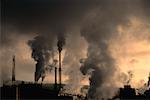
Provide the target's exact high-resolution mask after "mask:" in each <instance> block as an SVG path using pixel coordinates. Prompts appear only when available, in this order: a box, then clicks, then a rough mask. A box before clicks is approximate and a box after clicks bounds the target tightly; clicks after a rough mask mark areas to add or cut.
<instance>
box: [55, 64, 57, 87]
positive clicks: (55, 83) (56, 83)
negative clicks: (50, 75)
mask: <svg viewBox="0 0 150 100" xmlns="http://www.w3.org/2000/svg"><path fill="white" fill-rule="evenodd" d="M55 89H57V67H56V66H55Z"/></svg>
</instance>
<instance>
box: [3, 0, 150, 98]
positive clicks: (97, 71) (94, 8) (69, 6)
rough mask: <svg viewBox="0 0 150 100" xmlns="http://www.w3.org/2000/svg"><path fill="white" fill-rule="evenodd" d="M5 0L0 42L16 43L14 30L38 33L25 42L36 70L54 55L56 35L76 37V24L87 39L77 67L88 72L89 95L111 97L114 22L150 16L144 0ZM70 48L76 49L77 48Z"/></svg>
mask: <svg viewBox="0 0 150 100" xmlns="http://www.w3.org/2000/svg"><path fill="white" fill-rule="evenodd" d="M4 1H5V0H3V2H4ZM5 3H6V5H5V7H6V9H3V10H5V12H4V11H3V13H2V19H4V20H3V22H2V24H3V28H2V29H3V32H4V33H5V34H1V45H3V46H5V48H7V47H9V46H10V45H14V46H15V44H16V42H17V40H18V38H16V37H12V35H13V33H15V34H17V35H25V36H30V35H31V34H33V33H37V36H36V37H35V38H34V39H33V40H32V39H31V40H29V41H28V45H29V46H30V47H31V49H32V57H33V58H34V60H35V61H36V62H37V66H38V67H37V68H38V69H37V70H39V69H40V68H43V66H44V64H45V63H48V61H49V59H50V58H51V57H52V56H53V55H52V52H53V49H54V47H55V45H56V44H57V40H60V39H62V40H63V41H64V40H65V39H66V38H67V35H68V34H69V35H71V36H75V34H76V33H75V32H76V31H75V29H76V28H73V27H77V26H78V27H79V29H78V30H79V31H81V33H80V34H81V36H82V37H83V38H84V39H85V40H86V41H87V43H88V54H87V59H86V60H85V62H84V63H83V64H82V66H81V72H82V73H83V74H88V73H90V74H91V77H90V89H89V93H88V96H89V98H90V99H95V98H99V97H100V98H102V97H108V96H109V97H110V96H111V95H112V93H113V92H114V90H115V88H116V83H115V82H114V81H117V80H118V79H116V80H115V79H114V78H112V76H115V74H116V72H117V71H118V73H119V70H118V67H117V66H116V64H115V63H116V62H115V59H113V57H112V55H111V52H110V48H109V46H110V45H111V43H110V40H111V39H112V38H115V37H116V36H117V35H118V33H117V31H116V27H117V26H118V25H128V23H130V22H129V19H130V17H133V16H135V17H139V18H141V19H144V20H146V21H148V22H149V16H150V15H149V11H150V7H149V4H150V2H149V0H132V1H131V0H111V1H110V0H82V1H80V0H72V1H71V0H50V1H49V0H7V2H5ZM6 30H7V31H6ZM70 31H72V32H70ZM68 32H70V33H68ZM72 34H73V35H72ZM17 35H16V36H17ZM64 43H65V42H64ZM72 44H76V42H73V43H72ZM77 47H78V46H77ZM69 50H71V49H69ZM73 52H74V51H73ZM75 52H80V48H78V50H75ZM66 58H67V57H66ZM68 58H69V59H70V58H71V57H68ZM68 58H67V59H68ZM72 58H73V57H72ZM75 58H76V59H80V56H79V57H78V54H77V55H76V54H75ZM70 61H73V60H72V59H71V60H70ZM68 62H69V61H68ZM72 66H75V65H74V63H73V64H72ZM68 69H71V70H73V69H74V67H70V68H69V67H68ZM2 76H3V75H2ZM70 76H74V73H70ZM70 78H74V77H70ZM73 82H74V81H73ZM74 83H75V82H74ZM72 84H73V83H72Z"/></svg>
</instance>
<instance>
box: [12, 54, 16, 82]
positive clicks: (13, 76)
mask: <svg viewBox="0 0 150 100" xmlns="http://www.w3.org/2000/svg"><path fill="white" fill-rule="evenodd" d="M15 80H16V79H15V55H14V56H13V66H12V81H15Z"/></svg>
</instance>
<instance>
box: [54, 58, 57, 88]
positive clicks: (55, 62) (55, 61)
mask: <svg viewBox="0 0 150 100" xmlns="http://www.w3.org/2000/svg"><path fill="white" fill-rule="evenodd" d="M57 62H58V61H57V60H56V59H54V66H55V86H54V89H55V90H56V89H57V66H56V64H57Z"/></svg>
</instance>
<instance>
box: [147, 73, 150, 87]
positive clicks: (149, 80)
mask: <svg viewBox="0 0 150 100" xmlns="http://www.w3.org/2000/svg"><path fill="white" fill-rule="evenodd" d="M147 86H150V73H149V77H148V83H147Z"/></svg>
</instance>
